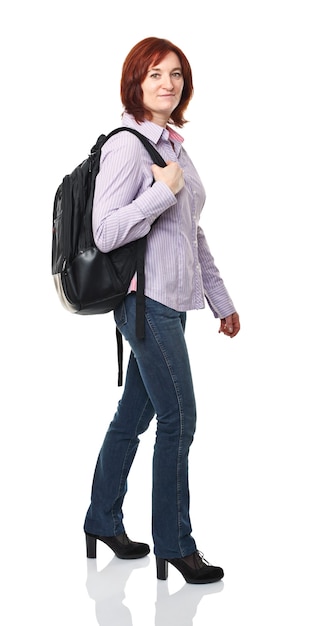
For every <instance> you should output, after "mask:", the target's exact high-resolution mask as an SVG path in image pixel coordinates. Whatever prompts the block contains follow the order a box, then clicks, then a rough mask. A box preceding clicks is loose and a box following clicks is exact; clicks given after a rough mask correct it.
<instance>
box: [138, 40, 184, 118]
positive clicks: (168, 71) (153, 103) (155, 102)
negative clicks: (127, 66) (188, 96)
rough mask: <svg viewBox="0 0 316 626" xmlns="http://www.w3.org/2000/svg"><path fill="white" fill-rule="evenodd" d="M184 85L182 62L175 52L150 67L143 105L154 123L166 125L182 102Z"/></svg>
mask: <svg viewBox="0 0 316 626" xmlns="http://www.w3.org/2000/svg"><path fill="white" fill-rule="evenodd" d="M183 85H184V81H183V76H182V69H181V64H180V60H179V57H178V56H177V55H176V54H175V53H174V52H169V53H168V54H167V56H165V57H164V59H162V61H160V62H159V63H157V64H156V65H155V66H153V65H151V66H150V67H149V69H148V72H147V75H146V78H145V80H144V81H143V82H142V84H141V87H142V90H143V103H144V106H145V107H146V109H148V110H149V111H150V112H151V114H152V116H153V117H152V120H151V121H152V122H154V123H155V124H159V126H165V125H166V123H167V122H168V120H169V118H170V116H171V113H172V111H174V109H175V108H176V107H177V106H178V104H179V102H180V99H181V94H182V89H183Z"/></svg>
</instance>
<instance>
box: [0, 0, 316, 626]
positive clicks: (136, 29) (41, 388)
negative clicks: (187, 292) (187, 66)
mask: <svg viewBox="0 0 316 626" xmlns="http://www.w3.org/2000/svg"><path fill="white" fill-rule="evenodd" d="M314 10H315V3H314V2H312V1H310V2H308V1H307V0H300V1H296V2H295V1H292V0H288V1H282V0H273V1H272V0H265V2H263V1H262V2H261V1H255V0H252V1H250V0H248V1H247V0H242V1H238V0H225V1H224V0H222V1H219V0H218V1H213V0H211V1H210V2H208V3H205V2H202V1H201V0H196V1H195V2H193V3H188V2H186V1H184V2H179V3H171V2H166V0H161V1H160V2H159V3H155V4H153V3H149V2H147V1H146V2H145V1H144V0H140V1H138V2H137V3H132V2H127V1H126V0H122V2H116V3H108V2H106V1H104V0H102V1H101V0H90V1H89V2H82V1H81V0H77V1H68V0H64V1H63V2H59V1H57V0H55V1H54V2H36V1H35V0H33V1H32V0H31V1H29V2H22V1H20V2H11V3H10V4H7V5H6V6H5V8H4V7H3V8H2V9H1V61H2V63H1V66H2V71H1V74H2V78H1V84H2V90H1V91H2V96H1V139H2V141H1V220H2V228H1V233H2V245H1V268H2V272H1V277H2V289H1V320H2V323H1V331H2V339H1V354H2V359H1V361H2V374H1V388H2V391H1V399H2V408H1V455H0V459H1V481H2V487H1V511H2V513H1V527H2V528H1V538H2V544H1V552H0V555H1V556H0V558H1V570H2V577H3V578H2V580H3V582H2V589H1V598H2V599H1V608H0V611H1V612H2V611H3V616H4V617H3V618H1V622H2V623H4V624H6V626H9V625H11V624H12V625H14V626H16V625H17V624H20V623H30V624H34V626H35V625H37V624H40V625H42V624H45V626H50V625H53V624H54V625H55V624H56V623H58V624H62V625H65V626H66V625H67V626H68V625H69V626H72V625H73V624H80V625H81V624H84V625H87V626H90V625H91V626H94V625H95V624H100V625H101V626H105V625H108V624H111V626H113V625H114V624H115V626H131V625H132V624H133V626H139V625H140V623H142V624H143V623H144V624H147V625H148V626H169V625H170V626H171V625H174V624H177V625H179V626H192V625H194V626H200V625H203V626H204V625H205V624H207V623H212V624H214V625H215V624H216V626H222V625H223V626H231V625H232V624H243V625H244V626H253V625H254V624H256V626H261V624H262V625H263V624H264V625H266V624H267V623H268V624H271V625H273V626H274V625H278V626H279V624H285V623H295V624H304V626H314V625H315V621H316V609H315V602H314V599H315V583H316V579H315V557H316V553H315V552H316V550H315V522H316V519H315V502H314V500H315V470H316V468H315V436H314V428H313V425H314V424H313V423H314V421H315V269H314V268H315V259H314V255H315V245H314V238H315V236H314V233H315V226H314V213H315V160H316V159H315V139H316V133H315V130H316V129H315V110H316V98H315V58H316V50H315V28H316V23H315V17H314ZM151 35H153V36H158V37H166V38H169V39H171V40H172V41H173V42H174V43H175V44H176V45H178V46H179V47H181V48H182V49H183V51H184V52H185V54H186V55H187V57H188V59H189V61H190V63H191V66H192V70H193V77H194V86H195V95H194V99H193V101H192V103H191V104H190V107H189V109H188V111H187V118H188V119H189V120H190V122H189V123H188V124H187V126H186V127H185V128H184V129H183V133H182V134H183V135H184V137H185V147H186V149H187V150H188V152H189V154H190V156H191V157H192V159H193V161H194V163H195V164H196V166H197V168H198V170H199V172H200V175H201V177H202V179H203V182H204V185H205V187H206V191H207V203H206V206H205V210H204V212H203V218H202V222H201V224H202V226H203V228H204V230H205V231H206V234H207V236H208V240H209V244H210V247H211V249H212V252H213V254H214V256H215V260H216V262H217V264H218V266H219V268H220V270H221V273H222V275H223V278H224V280H225V283H226V285H227V288H228V290H229V292H230V294H231V296H232V298H233V300H234V302H235V305H236V307H237V309H238V311H239V313H240V317H241V323H242V330H241V332H240V334H239V336H238V337H236V338H235V339H234V340H233V341H231V340H229V339H227V338H225V337H224V336H222V335H219V334H218V333H217V330H218V321H216V320H215V319H214V318H213V316H212V314H211V312H210V311H209V309H205V310H203V311H200V312H193V313H191V314H189V317H188V327H187V340H188V345H189V350H190V354H191V360H192V370H193V376H194V380H195V388H196V396H197V405H198V428H197V433H196V439H195V442H194V445H193V447H192V452H191V456H190V468H191V512H192V513H191V516H192V524H193V530H194V536H195V538H196V540H197V543H198V546H199V548H200V549H201V550H202V551H203V552H204V553H205V556H206V558H207V559H208V560H210V561H211V562H213V563H215V564H219V565H222V566H223V567H224V569H225V578H224V582H223V584H218V585H214V586H212V585H206V586H205V585H203V586H201V588H200V586H192V585H191V586H190V585H186V584H184V581H183V579H182V578H181V576H180V575H179V574H178V572H176V571H175V570H172V568H170V575H169V580H168V582H167V583H157V582H156V578H155V565H154V559H153V556H152V555H151V556H150V557H148V559H143V560H142V561H141V562H135V563H124V562H119V561H118V560H117V559H115V558H114V559H112V556H111V553H110V550H108V549H107V548H106V547H105V546H101V547H100V548H99V555H98V560H97V563H95V562H89V563H87V561H86V558H85V546H84V536H83V531H82V524H83V520H84V515H85V512H86V508H87V506H88V503H89V495H90V487H91V480H92V473H93V470H94V465H95V461H96V456H97V453H98V450H99V447H100V445H101V442H102V439H103V436H104V433H105V430H106V428H107V425H108V423H109V421H110V419H111V418H112V416H113V413H114V411H115V408H116V404H117V401H118V399H119V397H120V393H121V390H120V389H118V388H117V386H116V373H117V372H116V352H115V350H116V345H115V332H114V322H113V319H112V316H111V314H110V315H109V316H98V317H91V318H85V317H76V316H73V315H71V314H70V313H67V312H66V311H64V310H63V309H62V307H61V304H60V303H59V300H58V298H57V295H56V293H55V291H54V286H53V282H52V277H51V265H50V264H51V226H52V208H53V199H54V194H55V191H56V188H57V186H58V185H59V183H60V182H61V179H62V177H63V175H64V174H65V173H67V172H69V171H71V170H72V169H73V168H74V167H75V166H76V165H77V164H78V163H79V162H81V161H82V160H83V159H84V158H85V157H86V155H87V153H88V152H89V149H90V148H91V146H92V145H93V143H94V142H95V140H96V138H97V137H98V135H99V134H100V133H102V132H105V133H107V132H109V131H110V130H111V129H112V128H113V127H115V126H118V125H120V114H121V103H120V98H119V82H120V73H121V67H122V63H123V61H124V58H125V56H126V55H127V53H128V52H129V50H130V48H131V47H132V46H133V45H134V44H135V43H137V42H138V41H139V40H140V39H143V38H144V37H147V36H151ZM127 355H128V349H127V347H126V348H125V359H126V360H127ZM153 440H154V424H153V425H152V428H150V429H149V431H148V432H147V433H145V434H144V435H143V436H142V439H141V444H140V448H139V452H138V454H137V457H136V460H135V463H134V465H133V468H132V471H131V474H130V481H129V492H128V495H127V498H126V505H125V524H126V529H127V531H128V533H129V535H130V536H131V537H132V538H135V539H139V540H143V541H148V542H149V543H151V534H150V517H151V510H150V489H151V456H152V445H153Z"/></svg>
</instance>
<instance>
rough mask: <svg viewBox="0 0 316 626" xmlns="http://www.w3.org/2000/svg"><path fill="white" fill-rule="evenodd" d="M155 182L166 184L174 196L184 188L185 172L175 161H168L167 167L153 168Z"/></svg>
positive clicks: (155, 166)
mask: <svg viewBox="0 0 316 626" xmlns="http://www.w3.org/2000/svg"><path fill="white" fill-rule="evenodd" d="M151 169H152V173H153V176H154V179H155V181H157V182H158V181H159V182H161V183H165V184H166V185H167V186H168V187H169V189H170V190H171V191H172V193H173V194H174V195H177V193H179V191H181V189H182V187H183V186H184V178H183V170H182V169H181V167H180V165H179V164H178V163H176V162H175V161H168V162H167V165H166V167H159V165H152V166H151Z"/></svg>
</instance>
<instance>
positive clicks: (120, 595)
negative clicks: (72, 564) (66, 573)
mask: <svg viewBox="0 0 316 626" xmlns="http://www.w3.org/2000/svg"><path fill="white" fill-rule="evenodd" d="M149 563H150V560H149V557H145V558H143V559H134V560H126V561H123V560H120V559H117V558H116V557H115V556H114V557H113V559H112V560H111V561H110V563H108V565H107V566H106V567H104V569H102V570H100V571H98V569H97V559H87V583H86V586H87V591H88V594H89V596H90V598H92V599H93V600H94V601H95V613H96V618H97V621H98V624H100V626H110V625H111V626H114V624H115V626H133V621H132V615H131V612H130V610H129V608H128V607H127V606H126V605H125V604H123V601H124V600H125V586H126V583H127V581H128V579H129V577H130V575H131V573H132V572H133V571H134V570H135V569H139V568H143V567H148V565H149Z"/></svg>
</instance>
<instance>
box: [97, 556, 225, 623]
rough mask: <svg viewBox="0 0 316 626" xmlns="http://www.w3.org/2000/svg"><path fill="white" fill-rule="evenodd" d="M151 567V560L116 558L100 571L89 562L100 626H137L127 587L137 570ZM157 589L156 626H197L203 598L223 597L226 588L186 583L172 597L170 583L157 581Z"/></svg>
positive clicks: (222, 585) (215, 584)
mask: <svg viewBox="0 0 316 626" xmlns="http://www.w3.org/2000/svg"><path fill="white" fill-rule="evenodd" d="M149 564H150V558H149V557H145V558H144V559H137V560H126V561H122V560H120V559H117V558H116V557H113V559H112V560H111V561H110V562H109V563H108V564H107V565H106V567H104V568H103V569H102V570H100V571H98V569H97V560H96V559H87V581H86V587H87V591H88V594H89V596H90V598H91V599H93V600H94V601H95V614H96V619H97V622H98V624H99V626H114V624H115V626H133V616H132V614H131V611H130V609H129V608H128V607H127V606H126V603H124V600H126V594H125V588H126V584H127V582H128V579H129V577H130V575H131V574H132V572H133V571H134V570H135V569H140V568H145V567H148V565H149ZM156 585H157V588H156V589H157V591H156V603H155V626H174V625H175V624H178V625H179V626H193V619H194V616H195V615H196V612H197V608H198V605H199V603H200V601H201V599H202V598H203V596H205V595H209V594H212V593H219V592H220V591H221V590H222V589H223V587H224V583H223V582H222V581H220V582H218V583H213V584H206V585H189V584H186V583H184V585H183V586H182V587H181V589H179V590H178V591H176V592H174V593H170V590H169V585H168V581H157V583H156ZM144 618H145V616H144ZM134 626H138V625H137V624H135V625H134Z"/></svg>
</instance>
